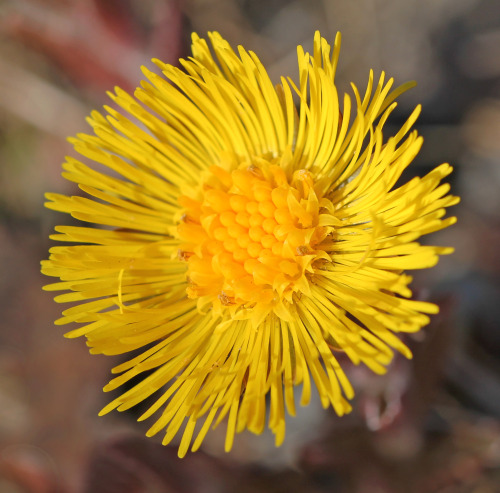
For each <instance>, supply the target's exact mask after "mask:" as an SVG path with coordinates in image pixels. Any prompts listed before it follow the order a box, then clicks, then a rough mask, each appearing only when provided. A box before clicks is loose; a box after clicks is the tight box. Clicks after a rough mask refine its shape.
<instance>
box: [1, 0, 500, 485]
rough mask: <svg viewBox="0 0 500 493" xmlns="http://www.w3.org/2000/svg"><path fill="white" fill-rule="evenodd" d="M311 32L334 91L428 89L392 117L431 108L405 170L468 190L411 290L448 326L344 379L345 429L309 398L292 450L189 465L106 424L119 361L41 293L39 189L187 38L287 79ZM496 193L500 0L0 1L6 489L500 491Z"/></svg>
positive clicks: (213, 449) (43, 223) (47, 217)
mask: <svg viewBox="0 0 500 493" xmlns="http://www.w3.org/2000/svg"><path fill="white" fill-rule="evenodd" d="M316 29H320V30H321V33H322V34H323V35H324V36H325V37H327V38H328V39H330V40H331V41H332V42H333V39H334V36H335V33H336V32H337V31H341V32H342V35H343V47H342V50H341V57H340V68H339V71H338V85H339V87H340V89H341V91H342V92H344V91H350V89H349V84H350V82H354V83H355V84H357V85H358V86H359V87H363V86H364V85H365V84H366V81H367V76H368V71H369V69H370V68H373V69H374V70H375V73H376V75H377V74H378V73H380V71H381V70H385V71H386V73H387V74H388V75H389V76H393V77H395V79H396V83H403V82H405V81H407V80H412V79H414V80H417V81H418V86H417V88H416V89H413V90H412V91H411V92H410V93H407V94H405V95H404V96H403V97H401V99H400V103H399V106H398V109H397V111H396V113H395V117H394V118H393V119H392V120H391V124H392V125H393V128H396V127H397V125H398V123H399V124H400V123H402V122H403V121H404V119H405V118H406V117H407V116H408V114H409V113H410V111H411V110H412V109H413V107H414V106H415V105H416V104H417V103H422V104H423V113H422V116H421V117H420V119H419V122H418V124H417V128H418V130H419V131H420V133H421V134H422V135H423V136H424V138H425V143H424V147H423V150H422V152H421V153H420V155H419V157H418V158H417V160H416V162H415V163H414V165H413V167H412V169H411V171H410V172H409V173H410V174H411V173H413V174H424V173H425V172H427V171H428V170H430V169H431V168H432V167H434V166H435V165H437V164H440V163H441V162H450V163H452V164H453V165H454V166H455V173H454V175H453V176H452V177H451V183H452V186H453V191H454V193H456V194H459V195H461V197H462V203H461V204H460V205H459V206H457V207H455V208H454V210H453V211H452V214H456V215H458V216H459V222H458V224H457V225H455V226H453V227H451V228H449V230H447V231H444V232H442V233H439V234H435V235H433V236H432V237H431V238H430V239H429V240H425V241H429V242H430V243H432V244H441V245H452V246H454V247H455V248H456V253H455V254H454V255H452V256H450V257H446V258H443V259H442V260H441V262H440V264H439V265H438V267H436V268H434V269H432V270H431V271H429V272H419V273H417V274H416V278H415V282H414V285H413V287H414V288H415V293H416V295H417V296H418V297H420V298H422V299H430V300H432V301H435V302H437V303H439V304H440V306H441V313H440V314H439V315H438V316H436V317H434V319H433V322H432V324H431V325H430V326H429V327H427V328H426V329H425V330H424V331H422V332H421V333H420V334H417V335H416V336H415V337H414V338H413V339H410V340H408V341H407V342H408V344H409V345H410V346H411V347H412V349H413V351H414V354H415V358H414V360H412V361H406V360H404V359H399V358H396V359H395V361H394V363H393V365H392V366H391V368H390V370H389V372H388V374H387V375H386V376H384V377H374V376H372V375H370V374H369V372H366V371H364V370H363V369H362V368H349V369H348V373H349V376H350V378H351V379H352V381H353V383H354V386H355V389H356V391H357V397H356V399H355V402H354V409H355V410H354V411H353V413H352V414H351V415H350V416H348V417H344V418H342V419H339V418H337V417H336V416H335V415H334V413H333V411H331V410H329V411H326V412H325V411H323V410H322V409H321V408H320V405H319V403H318V402H313V403H312V404H311V405H310V406H309V407H308V408H303V409H301V410H300V412H299V415H298V417H297V418H295V419H289V420H288V432H287V438H286V440H285V444H284V445H283V446H282V447H281V448H280V449H275V448H274V445H273V440H272V437H271V436H269V435H268V434H264V436H262V437H254V436H252V435H251V434H247V433H244V434H241V435H239V436H237V437H236V441H235V442H236V443H235V447H234V450H233V452H231V453H230V454H224V452H222V450H223V447H222V441H223V436H222V435H223V432H224V428H223V427H221V428H220V430H219V431H218V432H214V433H212V435H210V434H209V435H208V437H207V440H206V444H205V446H204V447H203V450H202V451H201V452H199V453H197V454H190V455H188V456H187V457H186V458H185V459H183V460H182V461H180V460H179V459H177V456H176V454H177V452H176V447H175V445H174V446H173V447H162V446H160V445H159V440H156V439H146V438H143V433H144V430H145V429H146V426H147V424H146V425H143V424H137V423H135V419H136V418H137V413H134V412H129V413H126V414H118V413H115V414H112V415H107V416H106V417H103V418H98V417H97V413H98V411H99V410H100V409H101V408H102V407H103V406H104V405H105V404H106V403H107V402H108V401H109V399H110V396H109V395H105V394H103V393H102V392H101V388H102V386H103V385H104V384H105V383H106V382H107V380H108V377H109V370H110V369H111V367H112V366H114V364H116V361H113V360H112V359H111V358H106V357H97V356H90V355H89V354H88V352H87V349H86V347H85V344H84V341H83V340H71V341H70V340H65V339H64V338H63V337H62V334H63V332H65V331H66V330H67V328H66V327H62V328H61V327H56V326H54V325H53V320H54V319H56V318H57V317H58V316H59V313H60V311H61V309H62V308H63V307H62V306H57V305H56V304H55V303H53V301H52V298H51V295H50V293H45V292H42V290H41V286H42V285H43V284H44V283H46V282H47V280H46V279H42V277H41V275H40V274H39V261H40V260H41V259H44V258H46V256H47V250H48V248H49V247H50V246H51V242H50V241H49V239H48V235H49V234H50V233H51V232H52V230H53V227H54V226H55V225H56V224H61V223H64V222H67V221H68V219H67V218H65V217H62V216H63V215H61V214H57V213H54V212H51V211H49V210H46V209H44V207H43V201H44V200H43V193H44V192H46V191H52V192H60V193H68V194H71V193H75V192H76V190H75V188H74V186H73V185H72V184H70V183H69V182H65V181H64V180H63V179H62V178H61V176H60V172H61V168H60V165H61V163H62V162H63V160H64V156H65V155H66V154H69V153H72V150H71V147H70V145H69V144H68V143H67V142H66V140H65V139H66V137H67V136H71V135H73V134H75V133H77V132H80V131H84V132H87V131H88V127H87V125H86V123H85V121H84V119H85V116H86V115H87V114H88V113H89V112H90V111H91V110H92V109H94V108H97V109H99V108H100V107H101V106H102V105H103V104H106V103H108V99H107V97H106V95H105V91H106V90H109V89H112V88H113V86H115V85H118V86H120V87H122V88H123V89H126V90H128V91H133V89H134V88H135V87H136V86H137V85H138V84H139V81H140V80H141V72H140V65H142V64H145V65H147V66H148V67H150V68H152V64H151V63H150V61H149V60H150V59H151V58H152V57H157V58H160V59H162V60H164V61H166V62H170V63H173V64H175V63H176V62H177V60H178V58H179V57H183V56H187V55H188V53H189V44H190V43H189V39H190V33H191V32H192V31H196V32H198V33H199V34H200V35H202V36H203V35H205V34H206V32H207V31H209V30H218V31H219V32H220V33H221V34H222V35H223V36H224V37H226V38H227V39H228V40H229V41H230V42H231V44H232V45H233V46H236V45H238V44H243V45H244V46H245V47H246V48H247V49H252V50H253V51H255V52H256V53H257V54H258V55H259V56H260V58H261V60H262V61H263V62H264V64H265V65H266V67H267V68H268V70H269V72H270V74H271V76H272V78H273V79H274V81H278V80H279V76H280V75H282V74H283V75H292V76H294V77H295V76H296V74H297V69H296V46H297V45H298V44H303V45H304V46H305V47H306V48H307V49H311V47H312V38H313V33H314V31H315V30H316ZM389 131H391V128H388V130H387V135H388V134H389ZM409 176H410V175H408V177H409ZM499 191H500V2H499V1H497V0H295V1H288V0H184V1H182V0H157V1H155V0H0V313H1V315H0V492H1V493H56V492H57V493H66V492H68V493H94V492H95V493H101V492H106V493H108V492H109V493H113V492H115V491H116V492H121V493H129V492H133V493H143V492H148V493H152V492H186V493H190V492H195V493H196V492H233V491H239V492H240V493H245V492H253V491H261V492H299V493H300V492H313V493H322V492H330V491H335V492H338V493H344V492H346V493H350V492H355V493H365V492H366V493H393V492H400V491H405V492H418V493H420V492H423V493H427V492H430V493H455V492H464V493H469V492H473V493H495V492H499V491H500V255H499V245H500V193H499Z"/></svg>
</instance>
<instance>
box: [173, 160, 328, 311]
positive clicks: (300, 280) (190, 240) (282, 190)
mask: <svg viewBox="0 0 500 493" xmlns="http://www.w3.org/2000/svg"><path fill="white" fill-rule="evenodd" d="M179 202H180V204H181V206H182V207H183V208H184V215H183V218H182V221H181V222H180V224H179V226H178V234H179V237H180V239H181V242H182V244H181V250H180V251H179V258H180V259H182V260H185V261H187V263H188V274H187V275H188V279H189V287H188V288H187V294H188V296H189V297H190V298H198V299H199V304H201V305H206V304H209V303H212V305H213V307H214V309H216V310H217V311H218V312H220V311H221V310H222V309H223V307H230V309H231V311H233V312H236V311H238V310H240V309H253V308H259V309H260V311H261V312H262V311H263V312H266V313H268V312H270V311H271V310H274V311H275V312H276V313H277V314H278V315H280V316H286V315H284V312H283V309H284V310H285V312H286V311H287V306H289V304H291V303H293V297H294V294H296V293H300V292H308V291H309V277H310V275H311V274H312V273H313V272H314V268H313V267H314V262H315V261H318V260H320V259H326V260H330V257H329V255H328V254H327V253H326V252H325V250H324V249H323V248H322V244H325V243H326V242H325V240H326V239H327V237H328V235H330V233H331V232H332V231H333V226H334V224H336V219H335V217H333V215H332V212H333V206H332V204H331V202H330V201H329V200H327V199H324V198H320V197H318V196H317V193H316V191H315V190H314V181H313V178H312V175H311V173H310V172H308V171H306V170H299V171H296V172H295V173H294V174H293V177H292V179H291V180H290V181H289V180H288V179H287V176H286V174H285V172H284V170H283V169H282V168H281V167H279V166H277V165H275V164H272V163H269V162H267V161H262V162H258V163H257V164H254V165H251V166H249V167H240V168H238V169H236V170H234V171H232V172H228V171H225V170H223V169H222V168H220V167H218V166H212V167H211V168H210V173H209V175H208V177H207V179H206V180H205V181H204V183H203V185H202V186H201V187H200V189H199V190H198V192H197V196H196V197H195V198H194V197H188V196H182V197H181V198H180V199H179Z"/></svg>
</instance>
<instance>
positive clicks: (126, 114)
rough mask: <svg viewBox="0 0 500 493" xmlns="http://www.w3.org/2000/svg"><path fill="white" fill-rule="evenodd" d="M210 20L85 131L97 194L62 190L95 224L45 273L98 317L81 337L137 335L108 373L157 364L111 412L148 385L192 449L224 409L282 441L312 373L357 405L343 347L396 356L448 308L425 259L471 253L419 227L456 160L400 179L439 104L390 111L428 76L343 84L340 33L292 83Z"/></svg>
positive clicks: (82, 314) (322, 43)
mask: <svg viewBox="0 0 500 493" xmlns="http://www.w3.org/2000/svg"><path fill="white" fill-rule="evenodd" d="M209 38H210V41H211V45H212V51H211V50H210V47H209V45H208V44H207V42H206V41H205V40H204V39H201V38H199V37H198V36H196V35H193V45H192V53H193V55H192V57H191V58H189V59H187V60H180V65H181V68H176V67H173V66H171V65H166V64H164V63H162V62H160V61H158V60H155V63H156V65H157V66H158V67H159V68H160V69H161V71H162V75H157V74H155V73H154V72H151V71H149V70H147V69H145V68H144V69H143V71H144V74H145V76H146V78H147V80H146V81H144V82H142V83H141V87H140V88H138V89H137V90H136V92H135V94H134V96H131V95H129V94H127V93H125V92H124V91H122V90H120V89H119V88H116V89H115V92H114V93H112V94H110V97H111V98H112V100H113V101H114V103H115V106H114V107H113V108H112V107H108V106H106V107H105V111H106V113H107V114H106V115H102V114H100V113H98V112H93V113H92V115H91V116H90V117H89V119H88V122H89V124H90V125H91V127H92V129H93V134H91V135H88V134H79V135H77V137H76V138H74V139H71V141H72V142H73V144H74V148H75V150H76V151H77V152H78V153H79V154H80V155H81V156H82V158H81V159H80V160H77V159H75V158H73V157H68V158H67V160H66V162H65V163H64V165H63V168H64V176H65V177H66V178H67V179H68V180H71V181H73V182H75V183H77V184H78V185H79V187H80V189H81V190H82V192H83V193H84V194H85V195H84V196H73V197H67V196H63V195H59V194H47V198H48V200H49V202H48V203H47V206H48V207H49V208H52V209H54V210H57V211H61V212H64V213H68V214H71V215H72V216H73V217H74V218H76V219H78V220H81V221H84V222H87V223H89V225H88V226H60V227H57V228H56V232H57V234H54V235H53V236H52V238H53V239H54V240H57V241H61V242H66V243H67V244H68V245H67V246H56V247H53V248H52V249H51V252H50V258H49V259H48V260H46V261H44V262H42V272H43V273H44V274H46V275H48V276H53V277H56V278H58V279H59V280H58V282H56V283H54V284H50V285H48V286H46V288H45V289H47V290H50V291H63V294H59V295H58V296H57V297H56V298H55V299H56V301H58V302H73V306H72V307H71V308H68V309H67V310H65V311H64V312H63V316H62V318H60V319H59V320H58V321H57V322H56V323H58V324H67V323H74V322H76V323H78V324H80V326H79V327H78V328H75V329H74V330H72V331H71V332H69V333H68V334H67V336H68V337H78V336H85V337H86V338H87V344H88V345H89V347H90V351H91V352H92V353H95V354H109V355H116V354H125V353H130V352H132V351H134V352H135V353H134V356H133V357H131V358H130V359H128V360H126V361H125V362H124V363H122V364H120V365H119V366H117V367H115V368H114V369H113V373H115V374H117V375H116V377H115V378H114V379H113V380H111V382H110V383H109V384H108V385H107V386H106V387H105V390H106V391H108V390H114V389H116V388H118V387H120V386H121V385H123V384H125V383H126V382H128V381H130V380H131V379H134V382H138V383H135V385H133V386H132V388H130V389H129V390H127V391H125V392H124V393H123V394H122V395H120V396H119V397H117V398H116V399H115V400H113V401H112V402H111V403H110V404H109V405H107V406H106V407H105V408H104V409H103V411H102V413H103V414H104V413H106V412H109V411H111V410H113V409H118V410H119V411H124V410H126V409H129V408H131V407H133V406H135V405H137V404H138V403H140V402H143V401H144V400H146V399H148V402H149V403H150V406H149V408H148V410H147V411H146V412H145V413H144V414H143V416H141V418H140V419H146V418H148V417H150V416H152V415H153V414H156V421H155V422H154V424H153V425H152V427H151V428H150V430H149V432H148V435H154V434H156V433H158V432H160V431H162V430H164V431H165V435H164V439H163V443H165V444H166V443H169V442H170V441H171V440H172V439H173V438H174V437H175V436H176V435H177V434H178V433H180V435H181V436H182V438H181V440H180V446H179V455H180V456H183V455H185V453H186V452H187V451H188V449H189V448H190V447H191V449H192V450H196V449H198V448H199V447H200V445H201V443H202V441H203V439H204V437H205V436H206V434H207V432H208V431H209V429H210V428H212V427H214V426H216V425H218V424H219V423H221V422H222V421H224V422H226V423H227V432H226V445H225V448H226V450H229V449H231V447H232V443H233V439H234V435H235V433H236V432H241V431H243V430H245V429H248V430H250V431H252V432H254V433H260V432H262V431H263V429H264V427H265V425H266V414H267V415H268V419H267V423H268V426H269V428H270V429H271V430H272V431H273V433H274V434H275V435H276V443H277V445H279V444H281V442H282V441H283V439H284V436H285V409H286V410H287V411H288V413H289V414H291V415H294V414H295V390H296V386H298V385H301V388H302V391H301V397H300V403H301V404H302V405H305V404H307V403H308V402H309V399H310V395H311V391H312V388H313V387H315V388H316V389H317V391H318V393H319V396H320V399H321V402H322V404H323V406H324V407H328V406H330V405H331V406H332V407H333V408H334V409H335V411H336V412H337V413H338V414H339V415H342V414H344V413H346V412H349V411H350V409H351V407H350V404H349V402H348V400H349V399H351V398H352V397H353V394H354V392H353V389H352V387H351V385H350V383H349V381H348V379H347V378H346V376H345V374H344V372H343V370H342V368H341V367H340V365H339V362H338V360H337V358H336V357H335V354H336V353H337V354H338V353H339V352H342V353H344V354H345V355H347V357H348V358H349V359H350V360H351V361H352V362H353V363H354V364H359V363H363V364H365V365H367V366H368V367H369V368H371V369H372V370H373V371H375V372H377V373H383V372H384V371H386V367H387V365H388V364H389V363H390V361H391V359H392V357H393V353H394V350H396V351H399V352H401V353H402V354H404V355H405V356H407V357H411V353H410V351H409V350H408V348H407V347H406V346H405V345H404V343H403V342H402V341H401V340H400V338H399V337H398V335H397V334H398V333H405V332H415V331H418V330H420V329H421V328H422V327H423V326H425V325H426V324H427V323H428V322H429V317H428V315H429V314H432V313H436V312H437V310H438V309H437V306H435V305H433V304H431V303H426V302H421V301H415V300H412V299H411V295H412V293H411V290H410V289H409V283H410V282H411V277H410V276H409V275H407V274H406V273H405V270H409V269H410V270H411V269H422V268H427V267H432V266H433V265H434V264H436V262H437V261H438V258H439V255H443V254H448V253H451V251H452V249H451V248H445V247H435V246H428V245H425V246H424V245H421V244H420V243H419V238H420V237H421V236H423V235H426V234H429V233H432V232H435V231H438V230H440V229H442V228H445V227H447V226H449V225H451V224H453V223H454V222H455V218H454V217H449V218H446V217H445V215H446V208H447V207H449V206H452V205H454V204H456V203H457V202H458V198H457V197H454V196H452V195H449V193H448V192H449V188H450V187H449V185H447V184H441V180H442V179H443V178H445V177H446V176H447V175H448V174H449V173H450V172H451V167H450V166H449V165H448V164H442V165H440V166H438V167H437V168H435V169H434V170H433V171H431V172H430V173H429V174H427V175H426V176H424V177H422V178H414V179H412V180H410V181H409V182H407V183H406V184H404V185H402V186H396V183H397V182H398V179H399V178H400V176H401V174H402V172H403V171H404V169H405V168H406V167H407V166H408V165H409V164H410V163H411V162H412V160H413V159H414V157H415V156H416V154H417V153H418V151H419V149H420V147H421V145H422V139H421V137H419V136H418V134H417V132H416V131H415V130H411V128H412V126H413V124H414V122H415V120H416V118H417V117H418V114H419V112H420V107H417V108H416V109H415V110H414V112H413V113H412V114H411V115H410V117H409V118H408V120H407V121H406V122H405V123H404V124H403V126H402V127H401V129H400V130H399V131H398V132H397V133H396V135H394V136H392V137H389V138H388V139H384V136H383V127H384V124H385V122H386V121H387V119H388V117H389V115H390V114H391V112H392V111H393V110H394V108H395V106H396V102H395V100H396V99H397V97H398V96H399V95H400V94H401V93H403V92H404V91H406V90H407V89H409V88H410V87H411V86H412V84H411V83H408V84H405V85H403V86H400V87H398V88H395V89H393V80H392V79H389V80H387V81H386V78H385V74H382V75H381V76H380V77H379V79H378V80H377V81H376V80H375V79H374V76H373V73H372V72H370V75H369V78H368V83H367V86H366V88H365V90H364V91H361V92H360V91H359V90H358V88H357V87H356V86H354V85H353V86H352V90H353V96H352V97H351V96H349V95H347V94H346V95H344V96H343V97H342V99H340V98H339V94H338V92H337V88H336V85H335V72H336V68H337V62H338V55H339V50H340V35H338V36H337V38H336V40H335V43H334V45H333V47H331V46H330V45H329V44H328V43H327V41H326V40H325V39H323V38H321V37H320V35H319V33H316V36H315V38H314V50H313V53H312V54H309V53H305V52H304V50H303V49H302V47H300V46H299V47H298V65H299V81H298V83H295V82H294V81H292V80H291V79H290V78H284V77H283V78H281V80H280V83H279V84H278V85H277V86H275V85H273V83H272V82H271V80H270V78H269V76H268V74H267V72H266V70H265V68H264V67H263V65H262V64H261V62H260V61H259V59H258V57H257V56H256V55H255V54H254V53H252V52H248V51H246V50H245V49H244V48H242V47H238V49H237V51H234V50H233V49H232V48H231V47H230V46H229V44H228V43H227V42H226V41H225V40H224V39H223V38H222V37H221V36H220V35H219V34H218V33H210V34H209ZM141 375H144V376H143V378H142V379H137V377H138V376H141ZM267 399H268V403H267V404H266V402H267ZM266 407H267V408H268V409H267V410H266Z"/></svg>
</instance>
